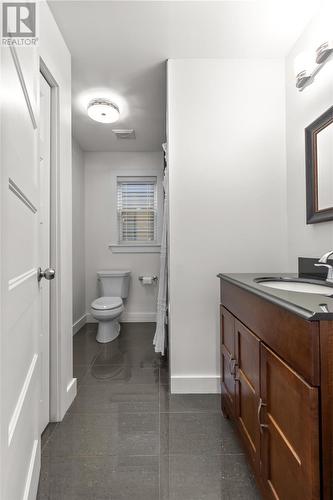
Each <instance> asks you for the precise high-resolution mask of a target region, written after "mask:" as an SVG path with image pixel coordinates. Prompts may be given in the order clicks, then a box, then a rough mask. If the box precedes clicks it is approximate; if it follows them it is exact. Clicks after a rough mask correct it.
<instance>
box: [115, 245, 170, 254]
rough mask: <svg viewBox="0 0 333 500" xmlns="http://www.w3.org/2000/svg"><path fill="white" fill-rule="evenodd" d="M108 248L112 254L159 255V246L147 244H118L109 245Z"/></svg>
mask: <svg viewBox="0 0 333 500" xmlns="http://www.w3.org/2000/svg"><path fill="white" fill-rule="evenodd" d="M109 248H110V249H111V250H112V253H161V245H156V244H153V245H149V244H135V245H127V244H119V243H110V244H109Z"/></svg>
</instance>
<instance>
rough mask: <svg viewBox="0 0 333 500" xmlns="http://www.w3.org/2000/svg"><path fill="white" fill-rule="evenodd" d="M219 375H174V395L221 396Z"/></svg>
mask: <svg viewBox="0 0 333 500" xmlns="http://www.w3.org/2000/svg"><path fill="white" fill-rule="evenodd" d="M220 384H221V379H220V376H219V375H202V376H201V377H198V376H196V375H188V376H183V375H174V376H171V393H172V394H219V393H220V392H221V387H220Z"/></svg>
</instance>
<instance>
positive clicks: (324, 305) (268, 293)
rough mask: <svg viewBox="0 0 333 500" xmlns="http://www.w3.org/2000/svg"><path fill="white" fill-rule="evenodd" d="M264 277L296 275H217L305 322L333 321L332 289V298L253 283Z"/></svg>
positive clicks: (294, 276)
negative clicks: (286, 310)
mask: <svg viewBox="0 0 333 500" xmlns="http://www.w3.org/2000/svg"><path fill="white" fill-rule="evenodd" d="M265 276H270V277H272V278H273V277H276V278H277V277H281V276H285V277H287V278H298V275H297V274H291V273H282V274H281V273H279V274H274V273H272V274H268V273H256V274H252V273H251V274H250V273H246V274H223V273H220V274H218V277H219V278H221V279H223V280H225V281H228V282H229V283H232V284H233V285H236V286H239V287H241V288H244V289H245V290H248V291H249V292H252V293H254V294H256V295H259V296H260V297H262V298H263V299H265V300H268V301H269V302H273V303H274V304H277V305H279V306H281V307H283V308H285V309H288V310H289V311H291V312H293V313H295V314H297V315H298V316H301V317H302V318H304V319H306V320H309V321H320V320H333V287H332V296H330V297H327V296H325V295H319V294H315V293H304V292H290V291H287V290H278V289H276V288H268V287H265V286H264V285H262V284H260V283H256V282H255V281H254V280H255V279H256V278H261V277H265ZM312 282H313V281H312ZM317 283H321V284H325V281H321V280H320V281H319V280H318V281H317ZM325 310H326V311H325Z"/></svg>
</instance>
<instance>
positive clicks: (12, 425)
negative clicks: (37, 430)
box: [8, 353, 38, 446]
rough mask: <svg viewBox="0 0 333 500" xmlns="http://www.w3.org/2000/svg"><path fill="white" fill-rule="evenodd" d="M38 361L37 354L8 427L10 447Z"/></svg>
mask: <svg viewBox="0 0 333 500" xmlns="http://www.w3.org/2000/svg"><path fill="white" fill-rule="evenodd" d="M37 359H38V354H37V353H35V354H34V356H33V358H32V361H31V363H30V366H29V370H28V372H27V374H26V377H25V380H24V383H23V386H22V389H21V392H20V395H19V397H18V400H17V403H16V406H15V408H14V411H13V414H12V418H11V419H10V421H9V425H8V446H10V443H11V441H12V438H13V435H14V432H15V429H16V425H17V422H18V420H19V418H20V415H21V411H22V407H23V403H24V401H25V398H26V395H27V392H28V389H29V386H30V382H31V379H32V376H33V373H34V371H35V366H36V363H37Z"/></svg>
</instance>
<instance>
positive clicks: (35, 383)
mask: <svg viewBox="0 0 333 500" xmlns="http://www.w3.org/2000/svg"><path fill="white" fill-rule="evenodd" d="M1 50H2V60H1V70H2V84H3V89H2V91H3V95H4V96H5V98H4V99H3V100H2V109H1V132H2V133H1V163H2V169H3V174H4V179H5V182H4V183H3V186H2V187H1V189H2V192H1V203H2V207H1V208H2V211H1V212H2V213H1V216H2V234H1V237H2V254H1V267H2V270H3V274H2V297H3V311H2V313H3V314H2V336H1V377H0V380H1V395H2V401H1V403H2V420H1V438H2V439H1V455H2V457H1V458H2V464H3V466H2V468H3V476H2V485H1V488H2V497H3V498H4V499H6V500H21V499H24V500H28V499H30V498H31V499H32V498H34V497H35V495H36V490H37V484H38V473H39V467H40V432H39V429H40V428H39V411H40V409H39V404H40V356H39V351H40V347H39V335H40V323H41V308H40V290H39V286H38V282H37V277H36V275H37V267H38V264H39V172H38V168H39V165H38V154H37V153H38V134H37V119H36V116H37V113H36V110H37V107H36V103H38V94H37V93H36V89H37V86H38V83H36V75H38V56H37V52H36V50H35V49H33V48H31V47H30V48H29V49H26V48H22V49H18V50H13V51H12V50H10V49H9V48H2V49H1Z"/></svg>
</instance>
